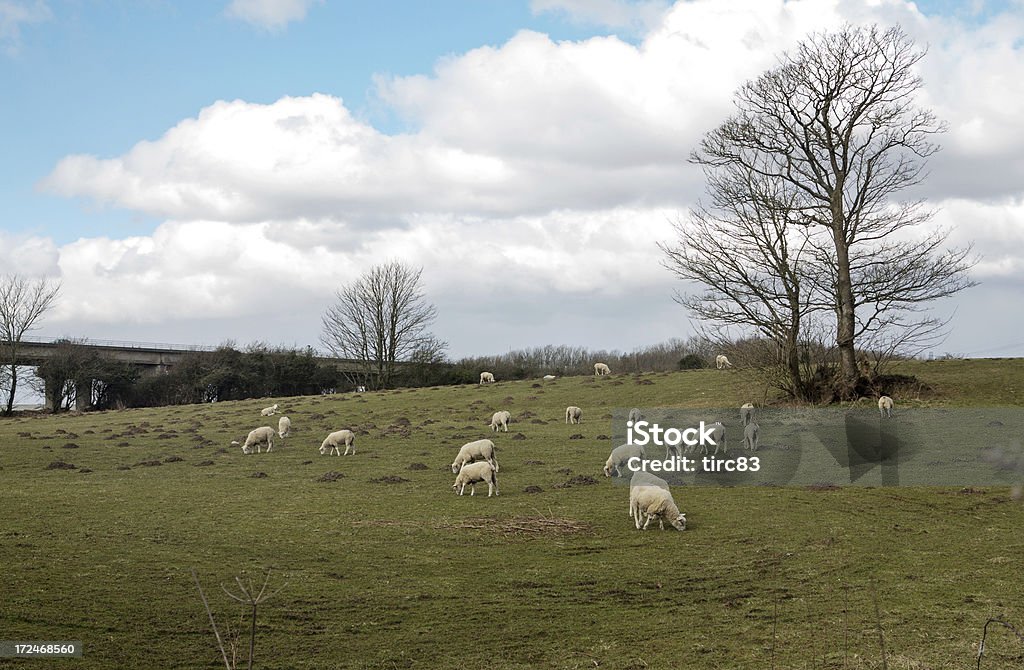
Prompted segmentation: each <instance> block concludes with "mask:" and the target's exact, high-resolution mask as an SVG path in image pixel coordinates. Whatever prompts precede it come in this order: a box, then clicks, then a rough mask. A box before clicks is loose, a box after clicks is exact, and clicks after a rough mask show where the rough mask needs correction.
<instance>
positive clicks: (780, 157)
mask: <svg viewBox="0 0 1024 670" xmlns="http://www.w3.org/2000/svg"><path fill="white" fill-rule="evenodd" d="M924 53H925V52H924V51H923V50H920V49H917V48H915V46H914V44H913V42H912V41H911V40H910V39H909V38H908V37H907V36H906V34H905V33H904V32H903V31H902V30H901V29H900V28H898V27H893V28H888V29H885V30H881V29H879V28H878V27H877V26H870V27H855V26H847V27H845V28H843V29H842V30H840V31H838V32H835V33H822V34H815V35H812V36H811V37H809V38H808V39H807V40H805V41H804V42H802V43H801V44H800V45H799V46H798V47H797V48H796V50H795V51H794V52H792V53H787V54H784V55H783V56H782V57H781V58H780V63H779V65H778V66H777V67H775V68H774V69H772V70H769V71H767V72H765V73H764V74H762V75H761V76H760V77H759V78H758V79H756V80H755V81H751V82H748V83H747V84H745V85H744V86H743V87H742V88H741V89H740V90H739V91H738V93H737V95H736V104H737V107H738V108H739V111H738V113H737V114H735V115H734V116H733V117H731V118H729V119H728V120H726V121H725V123H723V124H722V125H721V126H719V127H718V128H716V129H715V130H713V131H711V132H710V133H708V134H707V135H705V137H704V139H703V141H702V142H701V145H700V148H699V149H698V150H696V151H695V152H694V153H693V155H692V157H691V160H693V161H694V162H696V163H698V164H701V165H703V166H705V168H710V169H712V170H714V169H719V168H733V167H739V168H742V169H743V170H744V171H747V172H749V173H751V174H753V175H758V176H760V177H762V178H764V179H767V180H775V181H777V182H778V183H779V184H780V185H781V186H780V188H784V190H785V191H786V192H787V193H789V194H791V195H792V196H793V201H792V203H791V204H790V205H789V206H790V207H791V211H792V217H793V220H794V221H795V222H797V223H799V224H800V225H803V226H806V227H807V228H808V229H809V231H810V233H809V234H810V235H811V236H812V238H813V241H814V243H815V244H816V245H817V248H818V251H819V261H824V260H825V259H827V260H828V261H829V262H828V263H824V262H823V263H822V267H824V268H827V269H830V270H831V273H830V274H822V273H819V274H818V277H819V279H820V281H819V282H818V283H817V285H816V289H817V290H818V291H819V292H820V296H819V297H821V298H822V306H825V305H827V308H828V309H829V310H831V311H833V312H834V314H835V318H836V346H837V347H838V350H839V356H840V364H841V365H840V369H841V376H842V383H843V385H844V386H845V388H846V389H852V387H853V385H854V384H855V383H856V380H857V377H858V369H857V360H856V348H855V343H856V340H857V336H858V332H860V333H863V332H865V331H866V330H868V329H870V328H873V327H878V326H881V325H882V324H883V323H886V322H887V323H888V325H889V326H894V325H897V324H898V323H899V322H900V319H899V318H897V317H894V316H893V315H894V314H896V313H898V312H901V311H905V310H906V309H908V308H910V309H916V308H919V307H920V306H921V305H922V303H926V302H928V301H931V300H935V299H936V298H940V297H945V296H949V295H952V294H954V293H956V292H958V291H960V290H962V289H963V288H966V287H968V286H970V285H972V282H970V281H969V280H968V279H967V271H968V270H969V269H970V267H971V265H972V263H971V262H970V261H969V260H968V255H969V253H968V252H969V250H960V251H952V252H948V253H945V254H942V253H939V252H938V249H939V246H941V244H942V243H943V242H944V241H945V235H944V234H943V233H941V232H940V233H936V234H934V235H933V236H931V237H928V238H926V239H924V240H920V239H918V240H913V239H909V238H908V241H903V242H900V243H894V242H889V241H887V240H890V239H894V238H895V237H900V236H898V235H896V234H897V233H899V232H900V231H903V230H905V229H907V228H909V227H912V226H916V225H919V224H921V223H924V222H925V221H927V219H928V217H929V216H930V212H928V211H927V210H926V209H925V208H924V207H923V206H922V203H921V202H919V201H911V202H902V201H897V200H895V199H894V196H895V195H896V194H897V193H898V192H900V191H901V190H904V189H906V188H908V187H911V186H914V185H916V184H918V183H920V181H921V180H922V179H923V177H924V176H925V172H924V163H925V159H927V157H928V156H930V155H932V154H933V153H935V152H936V151H938V149H939V147H938V145H937V144H934V143H933V142H932V137H933V136H935V135H936V134H937V133H941V132H943V131H944V130H945V124H944V123H942V122H940V121H938V120H937V119H936V117H935V115H934V114H933V113H932V112H931V111H930V110H926V109H921V108H918V107H917V106H915V104H914V96H915V94H916V92H917V91H918V90H919V89H920V88H921V86H922V82H921V79H920V78H919V77H918V76H917V75H916V74H914V67H915V65H916V64H917V63H918V61H920V60H921V58H922V57H923V56H924ZM869 259H873V260H869ZM866 305H874V306H875V309H876V311H875V314H874V315H869V316H868V317H867V318H864V317H859V315H858V313H857V308H858V307H864V306H866ZM858 318H859V319H860V320H859V321H858Z"/></svg>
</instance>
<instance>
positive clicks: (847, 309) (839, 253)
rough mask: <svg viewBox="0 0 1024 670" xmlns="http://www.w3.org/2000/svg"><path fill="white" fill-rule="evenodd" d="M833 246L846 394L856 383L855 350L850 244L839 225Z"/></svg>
mask: <svg viewBox="0 0 1024 670" xmlns="http://www.w3.org/2000/svg"><path fill="white" fill-rule="evenodd" d="M832 237H833V240H834V241H835V248H836V268H837V272H838V276H837V277H836V318H837V321H838V323H837V324H836V346H837V347H838V348H839V363H840V370H841V372H842V380H841V381H842V383H843V389H842V393H843V396H844V397H846V396H849V394H850V392H851V391H852V390H853V387H854V386H855V385H856V383H857V351H856V348H855V346H854V329H855V327H856V323H855V321H854V300H853V282H852V281H851V280H850V248H849V245H847V243H846V236H845V234H844V233H843V226H842V225H836V226H835V227H833V229H832Z"/></svg>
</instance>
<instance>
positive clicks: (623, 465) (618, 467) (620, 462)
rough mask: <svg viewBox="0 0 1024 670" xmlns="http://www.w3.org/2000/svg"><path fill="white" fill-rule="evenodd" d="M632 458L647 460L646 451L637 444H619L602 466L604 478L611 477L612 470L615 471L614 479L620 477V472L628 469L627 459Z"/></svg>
mask: <svg viewBox="0 0 1024 670" xmlns="http://www.w3.org/2000/svg"><path fill="white" fill-rule="evenodd" d="M634 456H636V457H638V458H641V459H643V458H647V451H646V450H645V449H644V448H643V447H642V446H641V445H639V444H629V443H626V444H621V445H619V446H617V447H615V448H614V449H612V453H611V454H609V456H608V460H607V461H605V464H604V476H605V477H611V476H612V470H614V471H615V476H616V477H621V476H622V471H623V470H624V469H628V468H627V465H628V464H629V459H631V458H633V457H634Z"/></svg>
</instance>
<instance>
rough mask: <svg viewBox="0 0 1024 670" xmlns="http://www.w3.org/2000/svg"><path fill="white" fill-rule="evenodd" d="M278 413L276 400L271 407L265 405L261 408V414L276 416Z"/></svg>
mask: <svg viewBox="0 0 1024 670" xmlns="http://www.w3.org/2000/svg"><path fill="white" fill-rule="evenodd" d="M275 414H277V403H276V402H275V403H274V404H273V405H271V406H270V407H264V408H263V409H261V410H260V416H274V415H275Z"/></svg>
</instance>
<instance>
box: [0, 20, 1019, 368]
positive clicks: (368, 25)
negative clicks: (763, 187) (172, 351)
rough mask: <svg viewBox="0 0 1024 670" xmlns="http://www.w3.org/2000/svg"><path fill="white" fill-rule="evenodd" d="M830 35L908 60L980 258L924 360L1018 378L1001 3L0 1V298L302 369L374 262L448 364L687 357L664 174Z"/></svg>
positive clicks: (672, 213) (943, 199) (678, 201)
mask: <svg viewBox="0 0 1024 670" xmlns="http://www.w3.org/2000/svg"><path fill="white" fill-rule="evenodd" d="M844 22H853V23H870V22H877V23H881V24H886V25H889V24H894V23H898V24H900V25H902V26H903V28H904V29H905V30H906V31H907V32H908V33H909V34H910V35H911V36H912V37H913V38H914V39H915V40H916V41H917V42H918V43H919V44H921V45H927V46H928V49H929V53H928V56H927V57H926V58H925V60H924V61H923V63H922V66H921V75H922V76H923V77H924V81H925V88H924V91H923V95H922V100H921V102H922V104H925V105H928V106H930V107H931V108H932V109H934V110H935V112H936V113H937V114H938V115H939V116H940V117H941V118H943V119H945V120H946V121H947V122H948V123H949V132H948V133H947V134H946V135H944V136H943V137H942V139H941V143H942V146H943V149H942V151H941V152H940V153H939V154H938V155H936V156H935V157H933V158H932V159H931V161H930V163H929V167H930V170H931V174H930V176H929V178H928V180H927V181H926V183H925V184H924V185H923V186H922V187H921V188H920V189H918V191H917V192H915V195H916V196H921V197H925V198H927V199H928V201H929V202H930V203H931V204H932V205H933V206H934V207H936V208H937V209H938V214H937V216H936V218H935V221H936V224H937V225H944V226H947V227H950V228H951V229H952V231H953V232H952V236H951V239H952V241H953V242H955V243H958V244H961V243H966V242H969V241H973V242H974V244H975V246H976V249H977V251H978V252H979V253H980V254H981V256H982V261H981V263H979V265H978V266H977V267H976V269H975V272H974V277H975V279H976V280H978V281H979V282H981V283H980V285H979V286H978V287H976V288H973V289H971V290H969V291H967V292H965V293H963V294H962V295H961V296H959V297H958V298H957V299H956V300H955V301H950V302H947V303H945V304H942V305H939V306H938V310H939V313H940V314H941V315H943V316H949V315H952V316H953V330H952V333H951V334H950V336H949V338H948V339H947V341H946V342H945V343H944V344H943V345H942V347H941V348H940V349H939V350H938V351H937V353H942V352H945V351H949V352H956V353H960V354H966V355H977V356H1001V355H1024V312H1022V310H1021V305H1022V304H1024V301H1022V300H1021V297H1020V296H1021V295H1022V289H1024V199H1022V196H1024V87H1022V86H1021V85H1020V82H1021V81H1024V55H1022V48H1024V46H1022V45H1024V4H1022V3H1021V1H1020V0H1006V1H1003V2H993V1H991V0H975V2H954V1H953V0H931V1H928V2H918V3H912V2H905V1H902V0H871V1H867V0H858V1H852V0H851V1H846V0H800V1H797V0H791V1H783V0H735V1H727V0H693V1H687V2H677V3H675V4H671V3H669V2H667V1H664V0H639V1H627V0H532V1H531V0H503V1H502V2H484V1H482V0H438V1H437V2H430V3H425V2H420V1H419V0H401V1H396V2H379V3H367V2H340V1H338V0H319V1H317V0H230V1H229V0H220V2H216V1H213V0H209V1H204V2H176V1H172V0H147V1H145V2H131V3H124V2H108V1H106V0H64V1H61V0H0V92H2V93H0V96H2V97H0V100H2V102H0V147H2V150H0V273H3V272H12V271H14V272H20V273H24V274H33V275H38V274H45V275H48V276H51V277H54V278H59V279H60V280H61V281H62V282H63V289H62V293H61V298H60V302H59V304H58V306H57V307H56V308H55V309H54V310H53V311H52V312H51V313H50V315H49V316H48V318H47V320H46V321H45V323H44V324H43V327H42V328H41V329H40V330H39V331H38V332H37V333H36V334H37V335H50V336H74V337H87V338H92V339H117V340H134V341H146V342H171V343H186V344H218V343H220V342H223V341H225V340H228V339H231V340H234V341H236V342H237V343H239V344H246V343H249V342H253V341H256V340H261V341H264V342H268V343H271V344H283V345H289V346H290V345H299V346H304V345H313V346H317V345H318V338H319V334H320V328H321V327H320V318H321V315H322V314H323V312H324V310H325V309H326V307H327V306H328V304H329V303H330V302H331V301H332V296H333V292H334V291H335V290H336V289H337V288H338V287H339V286H341V285H343V284H344V283H346V282H348V281H350V280H352V279H354V278H356V277H357V276H358V275H359V274H360V273H361V272H362V271H364V270H366V269H367V268H369V267H370V266H372V265H373V264H376V263H379V262H382V261H386V260H391V259H399V260H404V261H407V262H409V263H412V264H415V265H421V266H423V268H424V273H423V278H424V282H425V287H426V291H427V294H428V297H429V299H430V300H431V301H432V302H433V303H434V304H435V305H436V306H437V307H438V312H439V318H438V321H437V323H436V327H435V331H436V333H437V335H438V336H439V337H441V338H442V339H445V340H447V341H448V342H449V343H450V353H451V354H452V355H454V356H462V355H470V354H486V353H498V352H503V351H507V350H509V349H510V348H522V347H528V346H535V345H543V344H563V343H564V344H578V345H584V346H588V347H592V348H608V349H620V350H629V349H632V348H634V347H637V346H641V345H645V344H653V343H656V342H659V341H662V340H665V339H667V338H670V337H675V336H683V337H685V336H687V335H689V334H691V333H692V332H693V327H692V325H691V323H690V321H689V319H688V318H687V315H686V313H685V312H684V311H683V310H682V308H680V307H678V306H677V305H676V304H675V303H674V302H673V301H672V293H673V290H674V289H676V288H678V286H677V283H676V281H675V280H674V279H673V278H672V276H671V275H670V274H669V273H668V271H667V270H665V269H664V268H663V267H661V265H660V261H661V254H660V252H659V251H658V249H657V247H656V244H655V243H656V242H657V241H666V240H670V239H671V238H672V227H671V223H672V221H673V220H676V219H678V218H679V217H681V216H683V215H685V212H686V210H687V208H688V207H690V206H691V205H692V204H693V203H695V202H696V200H697V199H698V198H699V197H701V195H702V192H703V182H702V178H701V174H700V172H699V170H697V169H695V168H694V167H693V166H692V165H689V164H688V163H687V160H686V159H687V156H688V155H689V153H690V151H691V150H692V149H693V148H694V146H695V145H696V143H697V142H698V141H699V139H700V137H701V136H702V134H703V133H705V132H706V131H708V130H710V129H711V128H713V127H714V126H716V125H717V124H718V123H720V122H721V121H722V120H723V119H724V118H725V117H726V116H727V115H728V114H730V113H731V111H732V109H733V108H732V95H733V92H734V91H735V90H736V88H737V87H738V86H740V85H741V84H742V83H743V82H744V81H746V80H748V79H750V78H753V77H756V76H757V75H758V74H759V73H760V72H761V71H763V70H764V69H766V68H768V67H771V66H772V65H773V64H774V63H775V58H776V56H777V54H779V53H780V52H782V51H784V50H786V49H788V48H791V47H792V46H794V45H795V44H796V43H797V42H798V41H799V40H800V39H801V38H803V37H804V36H806V35H807V34H808V33H809V32H812V31H819V30H823V29H829V28H835V27H838V26H841V25H842V24H843V23H844Z"/></svg>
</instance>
